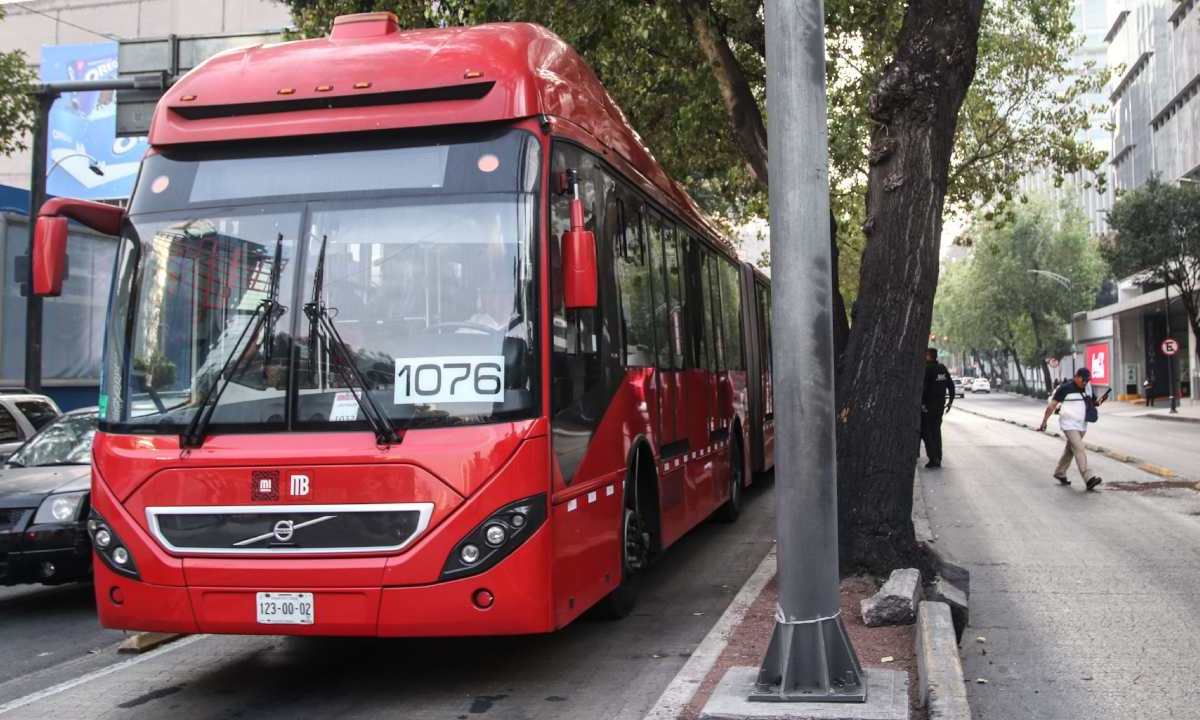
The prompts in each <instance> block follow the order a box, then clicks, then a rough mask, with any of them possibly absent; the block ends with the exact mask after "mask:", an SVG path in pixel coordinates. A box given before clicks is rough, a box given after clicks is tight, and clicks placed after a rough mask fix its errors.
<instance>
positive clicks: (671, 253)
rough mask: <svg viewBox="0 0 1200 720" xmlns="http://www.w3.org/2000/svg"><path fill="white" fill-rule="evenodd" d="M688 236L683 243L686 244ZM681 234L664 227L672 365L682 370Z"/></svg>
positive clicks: (672, 228)
mask: <svg viewBox="0 0 1200 720" xmlns="http://www.w3.org/2000/svg"><path fill="white" fill-rule="evenodd" d="M686 239H687V238H686V236H684V237H683V241H684V242H686ZM679 245H680V234H679V233H677V232H675V228H674V227H672V226H671V225H670V224H668V223H664V225H663V259H664V266H665V267H664V270H665V272H666V275H667V317H668V322H669V323H670V333H671V334H670V338H671V365H670V367H672V368H674V369H676V370H681V369H683V366H684V355H683V353H684V342H683V335H684V327H685V326H684V318H683V281H682V278H681V277H680V276H681V274H682V273H681V272H680V263H679Z"/></svg>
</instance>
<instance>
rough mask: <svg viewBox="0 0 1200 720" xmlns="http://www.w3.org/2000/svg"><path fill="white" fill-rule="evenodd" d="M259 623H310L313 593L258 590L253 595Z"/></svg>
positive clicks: (311, 620)
mask: <svg viewBox="0 0 1200 720" xmlns="http://www.w3.org/2000/svg"><path fill="white" fill-rule="evenodd" d="M255 605H256V606H257V609H258V623H259V624H260V625H312V624H313V614H314V613H313V610H314V603H313V594H312V593H295V592H260V593H257V594H256V596H255Z"/></svg>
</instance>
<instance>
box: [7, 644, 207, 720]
mask: <svg viewBox="0 0 1200 720" xmlns="http://www.w3.org/2000/svg"><path fill="white" fill-rule="evenodd" d="M206 637H208V636H207V635H191V636H188V637H185V638H183V639H181V640H176V641H175V642H173V643H170V644H169V645H163V646H162V647H160V648H158V649H157V650H151V651H150V652H148V653H145V654H143V655H138V656H137V657H132V658H129V659H128V660H123V661H121V662H119V663H115V664H113V665H109V666H108V667H105V668H100V669H99V670H96V671H95V672H90V673H88V674H87V675H80V676H79V677H77V678H73V679H71V680H67V681H66V682H61V683H59V684H57V685H51V686H50V687H48V688H46V689H44V690H38V691H37V692H35V693H30V694H28V695H26V696H25V697H19V698H17V699H16V700H10V701H8V702H6V703H4V704H3V705H0V715H3V714H4V713H6V712H9V711H11V710H16V709H17V708H23V707H25V706H26V705H30V704H32V703H35V702H37V701H38V700H44V699H45V698H48V697H53V696H55V695H61V694H62V693H65V692H66V691H68V690H70V689H72V688H77V687H79V686H80V685H83V684H84V683H89V682H91V681H93V680H99V679H100V678H102V677H105V676H107V675H112V674H113V673H116V672H120V671H122V670H126V669H128V668H131V667H133V666H134V665H140V664H141V663H144V662H146V661H147V660H152V659H154V658H157V657H159V656H160V655H166V654H167V653H169V652H173V651H175V650H178V649H179V648H181V647H186V646H188V645H191V644H192V643H195V642H199V641H200V640H203V639H204V638H206Z"/></svg>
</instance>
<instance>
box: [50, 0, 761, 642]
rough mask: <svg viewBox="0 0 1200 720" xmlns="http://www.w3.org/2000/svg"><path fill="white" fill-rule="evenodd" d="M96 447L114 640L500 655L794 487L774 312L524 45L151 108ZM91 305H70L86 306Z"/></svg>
mask: <svg viewBox="0 0 1200 720" xmlns="http://www.w3.org/2000/svg"><path fill="white" fill-rule="evenodd" d="M149 142H150V147H151V149H150V151H149V152H148V154H147V155H146V157H145V158H144V160H143V162H142V166H141V169H140V173H139V176H138V179H137V183H136V188H135V190H134V193H133V196H132V198H131V200H130V203H129V206H128V208H127V209H120V208H116V207H113V206H109V205H103V204H97V203H92V202H87V201H82V200H71V199H61V198H60V199H55V200H51V201H50V202H48V203H46V204H45V205H44V207H43V208H42V210H41V213H40V216H39V218H38V219H37V227H36V233H35V247H34V252H33V257H32V262H33V277H34V281H33V288H32V289H33V291H34V292H35V293H36V294H38V295H46V296H54V295H57V294H59V293H61V292H62V290H63V286H64V273H65V268H66V264H67V263H66V260H67V256H66V251H67V245H68V235H69V231H70V229H69V225H68V221H75V222H78V223H81V224H83V225H86V226H89V227H91V228H93V229H95V230H97V231H100V232H102V233H106V234H109V235H112V236H114V237H115V238H116V243H117V252H116V259H115V266H114V272H113V287H112V291H111V298H110V302H109V312H108V320H107V329H106V334H105V339H104V348H103V366H102V373H101V374H102V379H101V387H100V396H99V406H100V430H99V432H98V434H97V437H96V441H95V443H94V459H93V481H92V495H91V505H92V515H91V518H90V520H89V522H88V530H89V533H90V535H91V539H92V544H93V548H94V550H95V562H94V567H95V586H96V594H97V600H98V604H99V612H100V619H101V622H102V623H103V624H104V625H105V626H107V627H114V628H126V629H136V630H157V631H168V632H214V633H271V634H278V633H287V634H323V635H403V636H439V635H494V634H513V633H532V632H546V631H550V630H554V629H556V628H560V627H562V626H564V625H566V624H567V623H569V622H571V621H572V620H573V619H575V618H576V617H578V616H579V615H580V614H582V613H583V612H584V611H586V610H588V609H589V608H591V607H594V606H597V605H599V606H600V607H601V609H602V610H604V611H606V612H609V613H610V614H614V615H620V614H623V613H627V612H628V611H629V608H630V607H631V598H632V591H633V588H634V586H635V584H636V575H637V572H638V571H639V570H640V569H641V567H642V565H643V564H644V563H643V561H644V559H645V555H646V553H647V552H648V551H649V550H653V551H655V552H658V551H661V550H662V549H664V548H666V547H667V546H669V545H670V544H671V543H672V542H674V541H675V540H676V539H678V538H679V537H681V536H682V535H683V534H684V533H686V532H687V531H688V530H689V529H691V528H692V527H694V526H695V525H697V524H698V523H700V522H701V521H703V520H704V519H705V518H707V517H708V516H709V515H711V514H712V513H713V512H714V511H716V510H718V509H724V511H726V512H725V514H726V515H730V517H735V516H736V510H737V507H738V506H739V504H740V498H741V488H742V486H743V485H745V484H747V483H749V482H750V479H751V477H753V475H754V474H755V473H756V472H763V471H765V470H768V469H769V468H770V466H771V462H772V461H771V456H772V439H771V433H770V368H769V357H768V352H767V350H766V348H768V347H769V315H768V313H769V285H768V284H767V282H766V279H765V277H764V276H762V275H761V274H760V273H756V272H755V271H754V270H753V269H752V268H750V267H749V266H746V265H744V264H742V263H739V262H738V261H737V259H736V256H735V255H734V254H733V253H732V252H731V250H730V246H729V245H728V243H725V242H724V241H723V240H722V239H721V238H720V236H719V235H718V234H717V232H716V230H715V229H714V228H713V226H712V225H710V224H709V223H708V222H707V221H706V220H705V219H704V217H703V216H702V215H701V214H700V213H699V211H698V210H697V209H696V206H695V204H694V203H692V202H691V200H690V199H689V198H688V197H687V196H686V195H685V194H684V193H683V192H682V191H681V190H680V189H679V188H678V186H676V185H675V184H674V183H673V182H672V181H671V180H670V179H669V178H668V177H667V176H666V175H665V173H664V172H663V171H662V169H661V168H660V167H659V166H658V164H657V163H656V162H655V161H654V159H653V157H652V156H651V155H650V154H649V152H648V151H647V150H646V149H645V148H644V147H643V146H642V144H641V142H640V140H639V139H638V137H637V135H636V133H634V132H633V130H632V129H631V128H629V126H628V124H627V123H626V122H625V119H624V117H623V115H622V114H621V113H620V111H619V110H618V109H617V108H616V106H615V105H614V104H613V103H612V101H611V99H610V98H609V97H608V95H607V93H606V92H605V91H604V89H603V87H602V86H601V85H600V83H599V82H598V80H597V79H596V77H595V75H594V74H593V73H592V71H591V70H590V69H589V68H588V67H587V65H586V64H585V63H584V62H583V60H582V59H581V58H580V57H579V56H578V55H577V54H576V53H575V52H574V51H573V50H571V49H570V48H569V47H567V46H566V45H565V44H563V43H562V41H561V40H559V39H558V38H557V37H555V36H554V35H553V34H551V33H550V32H548V31H547V30H545V29H543V28H540V27H537V26H534V25H528V24H500V25H486V26H480V27H472V28H444V29H436V30H418V31H401V30H400V29H399V28H398V27H397V23H396V19H395V18H394V17H393V16H392V15H390V14H388V13H369V14H365V15H354V16H347V17H341V18H338V19H337V21H336V22H335V23H334V26H333V30H332V33H331V35H330V36H329V37H326V38H318V39H312V40H304V41H298V42H289V43H281V44H277V45H270V46H261V47H250V48H243V49H238V50H232V51H228V52H224V53H221V54H219V55H217V56H215V57H213V58H211V59H209V60H208V61H206V62H204V63H203V64H201V65H200V66H199V67H197V68H195V69H194V70H192V71H191V72H190V73H188V74H187V75H186V76H185V77H183V78H182V79H181V80H180V81H179V82H178V83H176V84H175V86H174V87H172V88H171V89H170V90H169V91H168V92H167V93H166V94H165V95H164V96H163V98H162V99H161V101H160V102H159V104H158V107H157V109H156V112H155V115H154V118H153V121H152V123H151V130H150V135H149ZM68 282H69V281H68Z"/></svg>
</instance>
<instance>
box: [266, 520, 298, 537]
mask: <svg viewBox="0 0 1200 720" xmlns="http://www.w3.org/2000/svg"><path fill="white" fill-rule="evenodd" d="M272 532H274V533H275V539H276V540H278V541H279V542H287V541H289V540H291V539H292V535H293V534H294V533H295V532H296V524H295V523H293V522H292V521H291V520H280V521H279V522H277V523H275V529H274V530H273V531H272Z"/></svg>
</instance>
